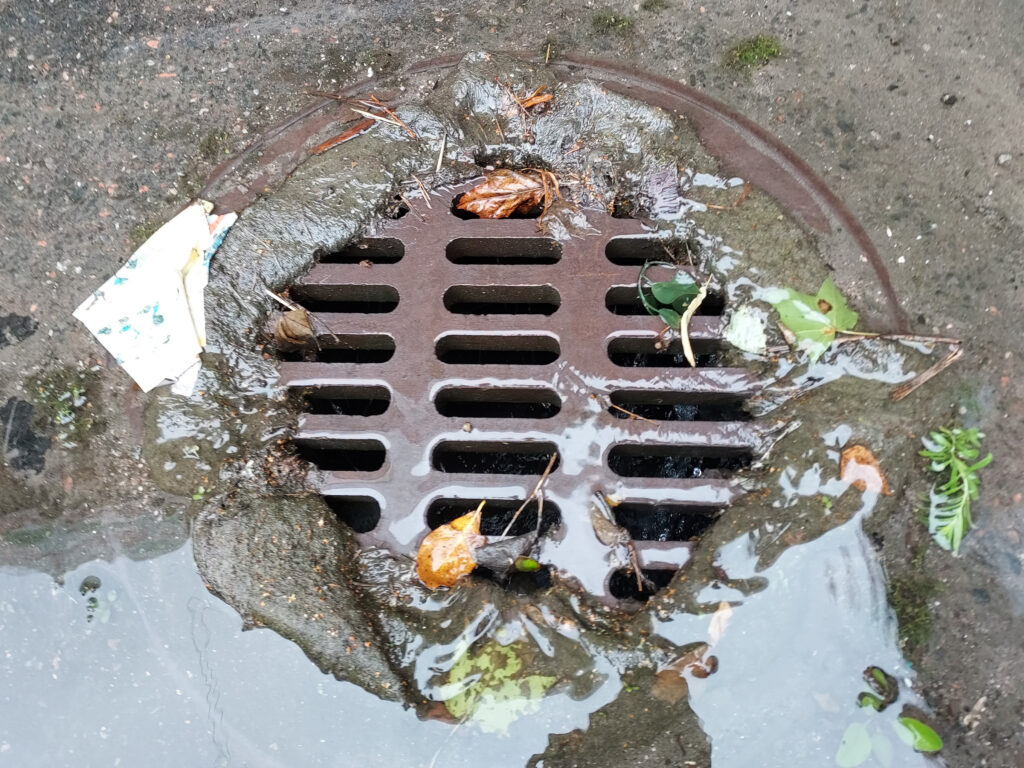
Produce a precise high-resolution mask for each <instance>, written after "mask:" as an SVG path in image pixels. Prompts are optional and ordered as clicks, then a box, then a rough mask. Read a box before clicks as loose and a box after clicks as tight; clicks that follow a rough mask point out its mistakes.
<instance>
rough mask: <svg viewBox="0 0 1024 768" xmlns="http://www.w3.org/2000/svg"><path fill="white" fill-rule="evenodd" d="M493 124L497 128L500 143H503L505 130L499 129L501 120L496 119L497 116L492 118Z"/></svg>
mask: <svg viewBox="0 0 1024 768" xmlns="http://www.w3.org/2000/svg"><path fill="white" fill-rule="evenodd" d="M494 126H495V127H496V128H497V129H498V135H499V136H500V137H501V143H502V144H504V143H505V132H504V131H503V130H501V121H500V120H498V118H497V116H495V118H494Z"/></svg>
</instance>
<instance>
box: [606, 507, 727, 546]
mask: <svg viewBox="0 0 1024 768" xmlns="http://www.w3.org/2000/svg"><path fill="white" fill-rule="evenodd" d="M613 511H614V513H615V521H616V522H617V523H618V524H619V525H621V526H622V527H623V528H625V529H626V530H627V531H629V535H630V536H632V537H633V538H634V539H636V540H637V541H690V540H691V539H695V538H698V537H699V536H700V535H701V534H703V533H704V531H706V530H707V529H708V527H709V526H710V525H711V524H712V523H713V522H714V521H715V519H716V518H717V517H718V515H719V513H720V510H719V509H715V508H711V507H707V508H703V509H702V508H700V507H693V506H683V505H681V504H643V503H635V502H623V503H621V504H619V505H618V506H616V507H615V509H614V510H613Z"/></svg>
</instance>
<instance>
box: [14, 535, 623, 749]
mask: <svg viewBox="0 0 1024 768" xmlns="http://www.w3.org/2000/svg"><path fill="white" fill-rule="evenodd" d="M97 579H98V581H99V585H98V586H97V584H96V580H97ZM83 592H84V594H82V593H83ZM0 594H2V595H3V598H2V599H0V638H2V639H0V654H2V661H0V702H2V706H0V709H2V711H3V713H4V716H3V717H2V718H0V762H3V763H4V764H9V765H17V766H19V768H34V767H35V766H38V767H39V768H52V766H57V765H69V766H70V765H73V766H76V767H78V768H88V766H118V765H120V766H135V765H152V766H162V765H175V766H179V765H209V766H251V767H257V768H289V767H290V766H296V765H304V766H315V765H324V766H336V765H339V764H344V765H396V766H397V765H401V766H410V767H413V766H422V767H423V768H426V766H429V765H430V764H431V760H432V759H433V757H434V755H435V754H438V758H437V760H438V762H437V764H438V765H445V766H477V765H479V763H480V755H487V762H488V764H490V765H495V766H509V767H510V768H511V767H512V766H522V765H523V764H525V762H526V761H527V759H528V758H529V756H530V755H532V754H534V753H537V752H541V751H543V749H544V747H545V745H546V743H547V734H548V733H549V732H550V731H569V730H572V729H573V728H580V727H585V726H586V719H587V715H588V714H589V712H590V711H592V710H593V709H595V708H596V707H599V706H601V705H603V704H604V703H606V702H607V701H608V699H609V698H611V697H614V695H615V694H616V693H617V692H618V685H617V678H615V677H614V672H613V671H611V670H603V671H604V672H605V673H606V674H608V677H609V682H608V683H607V684H606V685H605V686H604V687H603V692H602V693H601V694H599V695H597V696H595V697H592V700H588V701H586V702H578V701H573V700H571V699H570V698H569V696H567V695H555V696H551V697H548V698H547V699H545V702H544V710H543V712H541V713H538V714H537V715H534V716H527V717H523V718H522V719H521V720H518V721H516V722H515V723H513V724H512V727H511V728H510V729H509V734H508V736H502V735H493V734H486V733H481V732H480V731H479V730H477V729H475V728H472V727H464V728H459V729H458V730H457V731H456V730H454V728H455V727H454V726H452V725H449V724H446V723H441V722H435V721H429V720H428V721H421V720H418V719H417V718H416V716H415V714H414V713H413V712H411V711H406V710H404V709H403V708H402V707H401V706H400V705H398V704H393V703H389V702H384V701H381V700H379V699H377V698H376V697H374V696H372V695H371V694H368V693H366V692H365V691H363V690H362V689H360V688H358V687H357V686H355V685H351V684H349V683H345V682H339V681H337V680H335V679H334V678H332V677H329V676H326V675H324V674H322V673H320V671H319V670H317V668H316V667H315V666H314V665H313V664H312V663H311V662H310V661H309V660H308V659H307V658H306V657H305V656H304V655H303V654H302V652H301V651H300V650H299V649H298V647H297V646H295V645H294V644H292V643H291V642H289V641H287V640H284V639H283V638H281V637H280V636H278V635H277V634H275V633H273V632H271V631H269V630H262V629H261V630H255V631H251V632H242V631H241V628H240V624H241V622H240V620H239V617H238V614H236V613H235V612H234V610H232V609H231V608H229V607H228V606H227V605H225V604H224V603H222V602H221V601H220V600H218V599H217V598H215V597H213V596H212V595H211V594H210V593H208V592H207V591H206V588H205V587H204V586H203V583H202V580H201V579H200V577H199V575H198V573H197V572H196V568H195V565H194V563H193V559H192V551H191V548H190V547H184V548H182V549H179V550H177V551H175V552H172V553H170V554H168V555H164V556H161V557H158V558H155V559H153V560H148V561H145V562H135V561H132V560H129V559H127V558H123V557H121V558H117V559H116V560H115V561H114V562H113V563H107V562H104V561H99V560H96V561H92V562H89V563H86V564H84V565H82V566H80V567H78V568H76V569H74V570H72V571H70V572H68V573H67V574H66V576H65V579H64V584H63V586H61V585H57V584H55V583H54V582H53V580H52V579H51V578H50V577H49V576H46V575H44V574H38V573H26V572H23V571H14V570H13V569H3V570H2V571H0ZM399 733H400V734H401V738H396V734H399Z"/></svg>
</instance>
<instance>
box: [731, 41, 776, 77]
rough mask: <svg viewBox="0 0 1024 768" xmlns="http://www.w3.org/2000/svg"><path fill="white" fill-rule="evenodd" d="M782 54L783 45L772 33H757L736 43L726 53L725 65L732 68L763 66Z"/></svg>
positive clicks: (748, 68)
mask: <svg viewBox="0 0 1024 768" xmlns="http://www.w3.org/2000/svg"><path fill="white" fill-rule="evenodd" d="M781 55H782V45H781V44H780V43H779V40H778V38H776V37H773V36H772V35H757V36H756V37H750V38H747V39H746V40H741V41H740V42H738V43H736V45H734V46H733V47H732V48H730V49H729V51H728V52H727V53H726V54H725V65H726V66H727V67H729V68H731V69H738V70H751V69H757V68H758V67H763V66H764V65H765V64H767V63H768V62H769V61H771V60H772V59H777V58H779V57H780V56H781Z"/></svg>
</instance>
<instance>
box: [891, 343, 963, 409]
mask: <svg viewBox="0 0 1024 768" xmlns="http://www.w3.org/2000/svg"><path fill="white" fill-rule="evenodd" d="M963 353H964V348H963V345H961V344H957V345H956V346H955V347H953V349H951V350H950V351H949V354H947V355H946V356H945V357H943V358H942V359H941V360H939V361H938V362H937V363H935V365H933V366H932V367H931V368H929V369H927V370H925V371H922V372H921V373H919V374H918V375H917V376H915V377H914V378H913V379H911V380H910V381H908V382H906V383H905V384H901V385H900V386H898V387H896V389H894V390H893V391H892V392H891V393H890V395H889V398H890V399H891V400H892V401H893V402H894V403H898V402H899V401H900V400H902V399H903V398H905V397H906V396H907V395H909V394H910V393H911V392H913V391H914V390H915V389H917V388H918V387H920V386H921V385H922V384H926V383H927V382H929V381H931V380H932V379H933V378H935V377H936V376H938V375H939V374H940V373H942V372H943V371H944V370H946V369H947V368H948V367H949V366H951V365H952V364H953V363H955V362H956V361H957V360H959V359H960V357H961V356H962V355H963Z"/></svg>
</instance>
